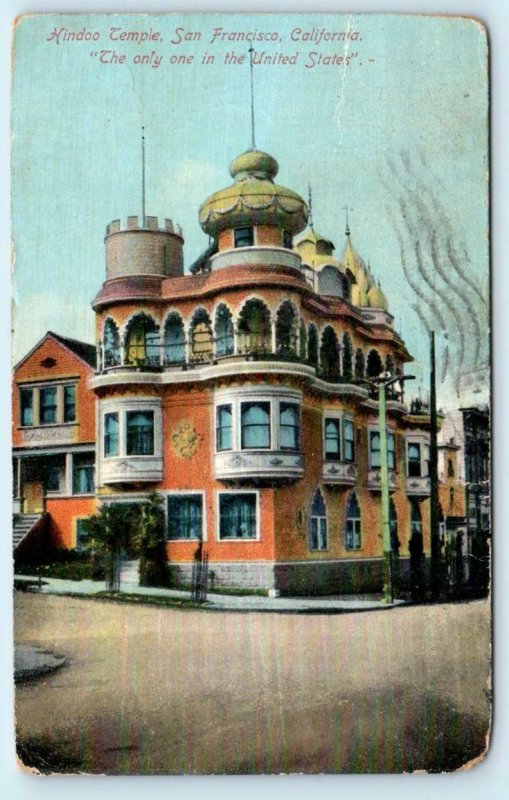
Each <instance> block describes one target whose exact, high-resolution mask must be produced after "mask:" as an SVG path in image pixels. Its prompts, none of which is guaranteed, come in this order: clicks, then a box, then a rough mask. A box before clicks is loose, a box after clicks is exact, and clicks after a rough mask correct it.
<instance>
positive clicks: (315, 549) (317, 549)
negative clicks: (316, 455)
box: [307, 486, 330, 553]
mask: <svg viewBox="0 0 509 800" xmlns="http://www.w3.org/2000/svg"><path fill="white" fill-rule="evenodd" d="M318 490H320V494H321V496H322V500H323V502H324V505H325V516H322V517H319V516H317V515H316V514H313V512H312V509H313V501H314V499H315V494H316V492H317V491H318ZM313 517H315V518H316V519H325V536H326V542H325V547H311V520H312V519H313ZM307 539H308V551H309V552H310V553H326V552H327V551H328V550H330V533H329V514H328V508H327V500H326V499H325V493H324V491H323V487H322V486H317V487H316V488H315V490H314V492H313V494H312V495H311V503H310V505H309V515H308V537H307Z"/></svg>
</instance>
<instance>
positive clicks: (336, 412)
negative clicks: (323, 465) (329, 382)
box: [322, 408, 357, 464]
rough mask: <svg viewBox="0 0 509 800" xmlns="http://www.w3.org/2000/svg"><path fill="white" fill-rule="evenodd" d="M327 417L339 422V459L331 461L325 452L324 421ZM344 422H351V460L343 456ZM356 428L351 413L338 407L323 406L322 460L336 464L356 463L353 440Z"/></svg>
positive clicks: (355, 449)
mask: <svg viewBox="0 0 509 800" xmlns="http://www.w3.org/2000/svg"><path fill="white" fill-rule="evenodd" d="M328 419H334V420H338V422H339V449H340V453H339V455H340V458H339V460H335V461H332V460H331V459H328V458H327V453H326V449H325V423H326V421H327V420H328ZM345 422H351V423H352V427H353V456H354V457H353V461H347V460H346V458H345ZM355 432H356V428H355V417H354V416H352V414H348V413H346V414H345V412H344V411H343V409H338V408H331V409H328V408H325V409H324V410H323V413H322V457H323V460H324V462H327V463H331V464H332V463H338V464H356V463H357V443H356V440H355V436H356V433H355Z"/></svg>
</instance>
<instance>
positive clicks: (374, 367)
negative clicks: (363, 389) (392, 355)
mask: <svg viewBox="0 0 509 800" xmlns="http://www.w3.org/2000/svg"><path fill="white" fill-rule="evenodd" d="M383 371H384V368H383V364H382V359H381V358H380V353H379V352H378V350H370V351H369V353H368V364H367V373H368V378H378V377H379V376H380V375H381V374H382V372H383Z"/></svg>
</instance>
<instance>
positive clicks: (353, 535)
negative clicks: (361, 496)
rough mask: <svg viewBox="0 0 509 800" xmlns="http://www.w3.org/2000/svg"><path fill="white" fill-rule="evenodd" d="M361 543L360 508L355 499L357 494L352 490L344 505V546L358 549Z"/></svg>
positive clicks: (349, 548)
mask: <svg viewBox="0 0 509 800" xmlns="http://www.w3.org/2000/svg"><path fill="white" fill-rule="evenodd" d="M361 543H362V529H361V510H360V508H359V503H358V501H357V495H356V494H355V492H352V493H351V495H350V497H349V498H348V504H347V506H346V518H345V548H346V549H347V550H360V548H361Z"/></svg>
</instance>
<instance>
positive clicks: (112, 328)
mask: <svg viewBox="0 0 509 800" xmlns="http://www.w3.org/2000/svg"><path fill="white" fill-rule="evenodd" d="M103 348H104V367H105V369H107V368H108V367H117V366H118V365H119V364H120V337H119V335H118V328H117V326H116V325H115V323H114V322H113V320H112V319H107V320H106V323H105V325H104V335H103Z"/></svg>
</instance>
